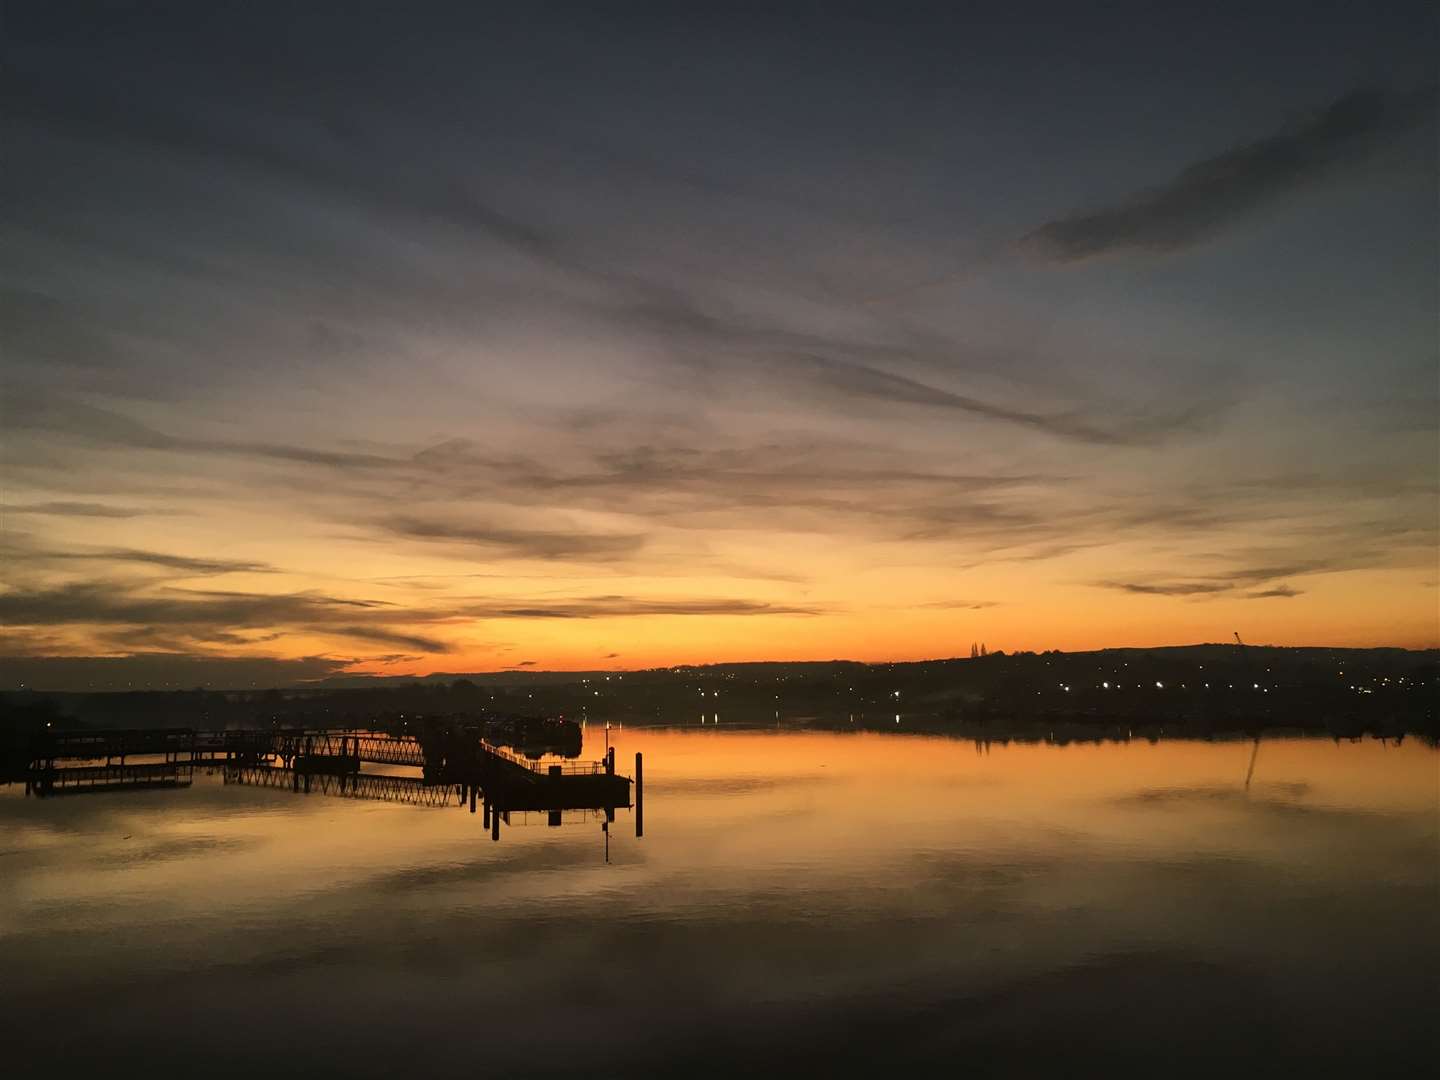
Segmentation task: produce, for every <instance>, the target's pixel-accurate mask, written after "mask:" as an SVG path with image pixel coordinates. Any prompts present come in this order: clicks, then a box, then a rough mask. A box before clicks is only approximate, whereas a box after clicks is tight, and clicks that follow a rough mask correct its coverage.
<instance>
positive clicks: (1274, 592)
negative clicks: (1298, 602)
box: [1245, 585, 1302, 600]
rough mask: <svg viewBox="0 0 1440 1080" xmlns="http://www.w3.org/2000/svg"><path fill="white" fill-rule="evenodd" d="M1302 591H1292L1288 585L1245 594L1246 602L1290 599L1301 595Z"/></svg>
mask: <svg viewBox="0 0 1440 1080" xmlns="http://www.w3.org/2000/svg"><path fill="white" fill-rule="evenodd" d="M1301 592H1302V590H1300V589H1292V588H1291V587H1290V586H1289V585H1277V586H1276V587H1275V588H1273V589H1262V590H1261V591H1260V592H1252V593H1246V594H1245V599H1246V600H1269V599H1271V598H1278V597H1286V598H1288V597H1292V596H1299V595H1301Z"/></svg>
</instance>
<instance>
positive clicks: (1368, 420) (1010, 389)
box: [0, 0, 1440, 688]
mask: <svg viewBox="0 0 1440 1080" xmlns="http://www.w3.org/2000/svg"><path fill="white" fill-rule="evenodd" d="M1164 7H1165V5H1153V4H1113V5H1104V6H1103V7H1096V6H1090V5H1073V4H1058V3H1052V4H1036V3H1030V4H1027V3H1006V4H994V5H990V4H963V5H933V6H931V5H919V4H873V5H852V4H842V3H833V4H790V5H786V4H764V5H749V4H743V3H726V4H714V5H703V6H701V5H695V6H691V5H680V4H659V5H639V4H618V5H592V4H575V5H557V4H543V3H532V4H524V5H511V6H507V7H503V8H502V7H500V6H491V5H484V4H474V3H465V4H421V3H414V4H404V5H398V4H394V5H377V6H373V7H372V6H369V5H364V4H357V3H345V4H334V5H331V4H324V3H306V4H300V5H297V4H273V3H266V2H256V3H248V4H244V5H202V4H194V3H188V2H187V3H179V4H161V3H154V4H147V3H88V4H71V3H64V2H58V3H56V2H51V3H34V2H30V0H12V2H11V3H10V4H8V5H7V12H6V15H7V18H6V22H5V25H4V30H3V33H4V38H5V59H6V64H5V72H4V76H3V78H4V79H5V81H6V84H7V90H6V98H7V108H6V109H5V110H4V112H3V116H0V133H3V134H0V145H3V147H4V169H3V172H0V196H3V197H0V369H3V371H0V374H3V381H0V391H3V394H0V451H3V465H0V511H3V520H0V569H3V579H4V585H3V591H0V625H3V630H0V686H3V687H6V688H13V687H14V686H17V685H21V684H24V685H30V686H44V687H46V688H85V687H99V686H107V687H108V686H142V685H143V686H170V685H187V686H188V685H194V684H197V683H200V684H206V685H212V686H221V685H227V684H229V685H260V684H264V685H273V684H283V683H289V682H295V681H303V680H308V679H314V678H319V677H323V676H325V675H329V674H336V673H341V672H351V673H374V674H390V675H396V674H423V673H430V672H468V671H488V670H503V669H508V668H522V667H523V668H527V669H528V668H537V667H538V668H573V669H602V668H644V667H653V666H662V665H671V664H682V663H704V662H711V661H738V660H758V659H797V660H798V659H828V658H850V659H858V660H866V661H891V660H907V659H919V658H925V657H937V656H955V655H966V654H967V653H968V651H969V647H970V644H971V643H972V642H985V643H987V645H988V646H989V648H990V649H991V650H994V649H1005V650H1012V651H1013V650H1017V649H1036V650H1040V649H1049V648H1059V649H1066V650H1072V649H1088V648H1102V647H1106V646H1113V645H1141V646H1144V645H1160V644H1180V643H1191V642H1201V641H1222V640H1229V639H1230V638H1231V634H1232V633H1233V632H1235V631H1239V632H1240V634H1241V635H1242V636H1243V637H1244V638H1245V640H1246V641H1247V642H1254V643H1267V644H1280V645H1350V646H1372V645H1398V646H1407V647H1434V646H1436V645H1440V606H1437V578H1440V567H1437V542H1440V537H1437V522H1440V517H1437V494H1440V403H1437V393H1440V355H1437V338H1436V333H1437V332H1436V326H1437V245H1436V243H1435V237H1436V235H1437V233H1436V226H1437V220H1436V217H1437V210H1436V207H1437V165H1436V144H1437V140H1436V109H1435V98H1436V93H1435V89H1436V73H1435V59H1434V58H1435V56H1436V55H1440V53H1437V45H1440V40H1437V38H1440V35H1437V24H1436V15H1435V14H1434V13H1433V12H1432V11H1431V10H1430V9H1429V5H1425V4H1408V3H1398V2H1397V3H1392V4H1385V5H1370V4H1358V3H1355V4H1327V3H1304V4H1263V3H1261V4H1253V3H1252V4H1243V5H1241V4H1235V5H1229V4H1215V5H1185V6H1183V9H1180V10H1172V11H1163V10H1161V9H1162V8H1164ZM1202 8H1203V10H1202Z"/></svg>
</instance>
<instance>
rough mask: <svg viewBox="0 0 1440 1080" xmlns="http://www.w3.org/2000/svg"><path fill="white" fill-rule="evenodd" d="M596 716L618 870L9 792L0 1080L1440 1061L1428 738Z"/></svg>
mask: <svg viewBox="0 0 1440 1080" xmlns="http://www.w3.org/2000/svg"><path fill="white" fill-rule="evenodd" d="M615 734H616V739H615V741H616V744H617V745H618V747H619V755H620V760H621V762H622V764H626V765H627V766H628V762H630V761H631V760H633V754H634V752H635V751H636V750H637V749H638V750H643V751H644V752H645V764H646V788H645V836H644V837H643V838H642V839H636V838H635V835H634V820H633V818H632V817H631V816H630V815H629V814H628V813H627V812H625V811H621V812H620V815H619V817H618V819H617V821H616V823H615V824H614V825H613V826H612V827H611V832H610V835H609V862H608V863H607V862H606V861H605V860H606V844H605V840H606V837H605V835H604V834H603V833H602V831H601V827H600V822H599V821H598V820H585V821H581V822H578V823H570V824H566V825H565V826H563V827H561V828H558V829H555V828H547V827H545V824H544V818H543V816H538V815H537V816H532V818H531V823H530V824H528V825H523V826H522V825H521V824H520V823H519V818H518V817H517V818H516V822H515V824H514V825H513V826H512V827H510V828H508V829H506V830H505V831H504V832H503V834H502V838H501V840H500V842H499V843H492V842H491V840H490V838H489V836H488V834H486V833H484V832H483V831H482V829H481V825H480V818H479V816H478V815H477V816H475V817H471V816H470V815H469V814H468V813H465V812H463V811H461V810H458V809H453V808H452V809H433V808H420V807H410V806H398V805H390V804H384V803H373V802H359V801H354V800H345V799H336V798H326V797H323V796H317V795H312V796H308V797H307V796H304V795H294V794H291V793H289V792H288V791H274V790H262V789H253V788H242V787H235V786H225V785H223V784H222V783H221V780H220V777H219V776H213V777H210V776H202V775H199V774H197V776H196V781H195V784H194V786H193V787H191V788H189V789H186V790H181V791H154V792H142V793H128V794H111V795H91V796H74V797H69V798H54V799H49V800H44V801H41V800H36V799H25V798H23V796H22V794H21V790H20V789H18V788H15V787H11V788H8V789H5V788H0V1009H3V1011H0V1020H3V1023H0V1029H3V1031H4V1042H5V1046H4V1053H5V1061H4V1065H5V1068H6V1070H7V1072H8V1073H10V1074H11V1075H19V1076H43V1075H66V1074H81V1073H84V1072H87V1071H88V1072H99V1073H102V1074H112V1073H115V1072H117V1071H120V1070H121V1069H122V1067H123V1068H124V1069H125V1071H127V1072H131V1073H132V1074H136V1075H140V1074H146V1073H150V1074H154V1073H157V1072H164V1071H166V1070H169V1071H171V1072H174V1070H184V1072H183V1073H180V1074H179V1075H186V1074H189V1073H190V1072H191V1070H194V1072H195V1073H199V1074H206V1073H208V1074H211V1075H215V1074H219V1075H237V1076H259V1075H264V1074H269V1073H280V1074H289V1073H291V1072H298V1071H300V1070H305V1071H309V1072H312V1073H314V1072H318V1073H321V1074H325V1075H346V1076H379V1075H397V1076H399V1075H409V1074H412V1073H413V1074H419V1073H422V1072H424V1071H427V1070H435V1069H443V1070H451V1071H450V1072H448V1073H443V1074H442V1075H451V1076H453V1075H462V1074H468V1075H473V1074H479V1075H537V1074H538V1075H545V1074H550V1073H556V1074H566V1073H568V1074H585V1075H626V1076H633V1075H637V1074H648V1073H657V1072H658V1073H673V1074H675V1075H695V1074H697V1073H701V1074H703V1073H717V1074H718V1073H731V1072H734V1071H736V1070H741V1069H743V1070H744V1071H746V1072H749V1073H752V1074H755V1073H758V1074H766V1073H769V1072H783V1071H790V1072H795V1073H801V1074H809V1073H815V1074H822V1075H823V1074H833V1073H835V1072H837V1071H847V1067H848V1069H849V1070H854V1069H857V1068H859V1067H862V1066H874V1067H880V1068H884V1069H887V1070H889V1069H900V1068H911V1069H913V1070H914V1071H915V1072H916V1073H919V1074H937V1075H938V1074H941V1073H944V1074H946V1075H951V1074H955V1073H957V1072H963V1073H965V1074H969V1075H1014V1074H1027V1073H1035V1074H1045V1073H1053V1072H1055V1071H1063V1072H1068V1073H1070V1074H1071V1075H1074V1074H1077V1073H1083V1072H1087V1071H1090V1070H1091V1069H1092V1068H1094V1067H1097V1066H1101V1065H1104V1066H1120V1067H1125V1068H1145V1069H1152V1068H1153V1069H1155V1070H1157V1072H1158V1074H1160V1075H1164V1074H1167V1073H1168V1074H1171V1075H1173V1074H1175V1073H1184V1074H1203V1073H1207V1072H1212V1071H1213V1070H1215V1069H1217V1068H1226V1069H1229V1070H1231V1071H1238V1073H1239V1074H1251V1073H1259V1072H1274V1071H1276V1070H1277V1069H1278V1068H1280V1067H1282V1066H1283V1067H1289V1068H1300V1069H1305V1070H1307V1071H1308V1073H1309V1074H1310V1075H1322V1074H1325V1075H1328V1074H1332V1073H1334V1074H1346V1073H1348V1074H1352V1075H1377V1074H1383V1073H1392V1074H1396V1075H1402V1074H1406V1073H1407V1072H1414V1071H1416V1070H1419V1069H1421V1068H1422V1066H1428V1065H1430V1064H1433V1060H1434V1055H1435V1053H1436V1049H1437V1047H1436V1036H1435V1032H1434V1017H1435V1015H1436V1014H1437V1009H1436V1006H1437V998H1436V991H1437V989H1440V985H1437V980H1440V837H1437V813H1440V804H1437V798H1440V755H1437V753H1436V752H1435V751H1434V750H1431V749H1429V748H1427V747H1425V746H1423V745H1419V744H1417V743H1415V742H1413V741H1410V740H1407V741H1406V742H1405V743H1404V744H1403V745H1402V746H1398V747H1397V746H1395V745H1393V744H1390V745H1382V744H1380V743H1378V742H1374V741H1367V742H1363V743H1355V744H1351V743H1343V744H1339V745H1336V744H1334V743H1332V742H1328V741H1321V740H1298V739H1297V740H1281V741H1267V742H1265V743H1263V744H1262V745H1261V747H1260V750H1259V754H1258V757H1257V759H1256V761H1255V769H1254V775H1253V779H1252V781H1251V783H1250V786H1249V789H1248V791H1247V790H1246V787H1245V776H1246V772H1247V769H1248V767H1249V765H1250V756H1251V745H1250V744H1249V743H1239V742H1235V743H1191V742H1162V743H1159V744H1155V745H1151V744H1149V743H1131V744H1124V745H1120V744H1104V745H1094V746H1091V745H1071V746H1067V747H1051V746H1043V745H1039V746H1037V745H1010V746H1004V747H1001V746H994V747H991V748H990V749H989V750H988V751H985V750H977V748H976V747H975V746H974V745H973V744H972V743H962V742H957V741H950V740H945V739H939V738H920V737H906V736H888V735H873V734H863V735H832V734H820V733H787V734H779V733H776V734H769V733H741V732H703V733H702V732H698V731H654V730H627V731H624V732H618V733H615ZM587 749H589V748H588V747H587ZM872 1071H873V1070H872Z"/></svg>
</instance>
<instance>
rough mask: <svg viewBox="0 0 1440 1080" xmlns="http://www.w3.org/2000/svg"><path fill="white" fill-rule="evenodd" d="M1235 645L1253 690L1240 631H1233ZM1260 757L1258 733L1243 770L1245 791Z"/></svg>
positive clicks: (1252, 681) (1251, 670) (1248, 652)
mask: <svg viewBox="0 0 1440 1080" xmlns="http://www.w3.org/2000/svg"><path fill="white" fill-rule="evenodd" d="M1235 644H1236V645H1238V646H1240V660H1241V661H1242V662H1243V663H1244V665H1245V677H1246V678H1247V679H1249V680H1250V685H1251V687H1252V688H1253V687H1254V685H1255V679H1254V678H1253V676H1254V671H1253V669H1252V668H1251V667H1250V651H1249V650H1248V649H1246V648H1245V642H1243V641H1241V640H1240V631H1239V630H1236V631H1235ZM1259 756H1260V732H1259V730H1258V729H1257V730H1256V732H1255V745H1254V746H1253V747H1252V748H1251V750H1250V767H1249V768H1248V769H1246V770H1245V790H1246V791H1249V790H1250V779H1251V777H1253V776H1254V775H1255V759H1256V758H1257V757H1259Z"/></svg>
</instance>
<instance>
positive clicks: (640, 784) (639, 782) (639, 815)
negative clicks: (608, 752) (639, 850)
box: [635, 750, 645, 840]
mask: <svg viewBox="0 0 1440 1080" xmlns="http://www.w3.org/2000/svg"><path fill="white" fill-rule="evenodd" d="M644 835H645V760H644V758H642V757H641V756H640V751H638V750H637V751H635V838H636V839H637V840H638V839H639V838H640V837H642V836H644Z"/></svg>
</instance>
